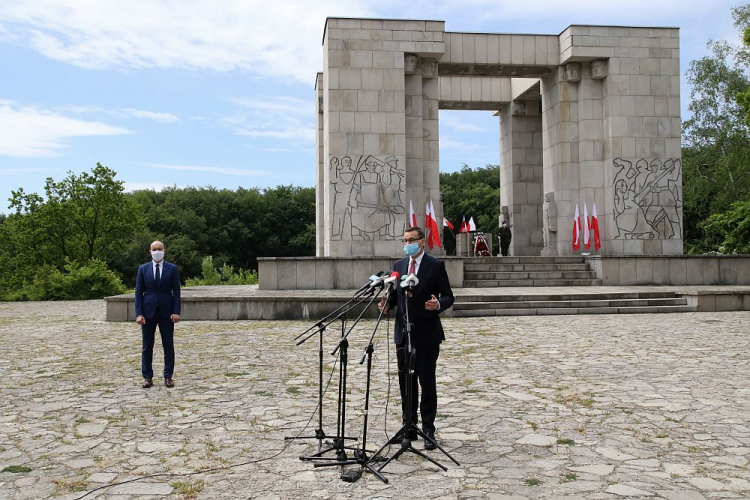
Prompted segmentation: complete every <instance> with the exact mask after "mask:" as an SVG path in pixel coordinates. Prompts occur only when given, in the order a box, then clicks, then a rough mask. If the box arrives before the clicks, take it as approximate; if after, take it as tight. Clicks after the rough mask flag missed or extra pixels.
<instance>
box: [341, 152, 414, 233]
mask: <svg viewBox="0 0 750 500" xmlns="http://www.w3.org/2000/svg"><path fill="white" fill-rule="evenodd" d="M329 165H330V179H331V181H330V185H331V193H332V196H333V200H332V203H333V207H332V208H333V209H332V211H331V240H334V241H340V240H344V241H350V240H354V241H357V240H360V241H361V240H394V239H396V238H400V237H401V235H402V234H403V230H404V227H403V226H404V222H403V219H401V221H400V222H401V225H400V226H399V227H397V226H396V223H397V222H396V219H397V217H396V216H397V215H402V214H404V202H403V200H404V195H405V192H406V190H405V187H404V184H405V180H404V179H405V175H406V172H405V171H404V169H403V168H402V167H400V166H399V162H398V159H397V158H396V157H395V156H387V157H378V156H373V155H361V156H359V155H356V156H349V155H341V156H332V157H330V160H329ZM355 165H356V167H355Z"/></svg>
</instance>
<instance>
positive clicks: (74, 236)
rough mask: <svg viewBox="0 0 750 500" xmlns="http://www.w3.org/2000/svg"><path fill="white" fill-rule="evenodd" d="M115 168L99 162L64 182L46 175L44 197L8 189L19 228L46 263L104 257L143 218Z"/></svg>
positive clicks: (60, 266) (127, 236)
mask: <svg viewBox="0 0 750 500" xmlns="http://www.w3.org/2000/svg"><path fill="white" fill-rule="evenodd" d="M116 175H117V174H116V172H115V171H114V170H111V169H109V168H107V167H105V166H103V165H102V164H101V163H97V164H96V167H94V168H93V169H92V170H91V172H90V173H89V172H84V173H82V174H81V175H76V174H75V173H73V172H69V173H68V176H67V177H66V178H65V179H63V180H62V181H59V182H56V181H55V180H54V179H52V178H51V177H48V178H47V181H46V183H45V186H44V191H45V198H42V196H40V195H38V194H36V193H30V194H27V193H25V192H24V190H23V188H19V189H18V190H17V191H12V198H11V199H10V202H11V203H10V207H9V208H11V209H13V210H15V213H16V215H18V216H20V215H24V216H25V217H22V218H21V219H20V220H21V221H22V223H21V225H22V231H23V232H24V234H25V237H26V238H28V239H29V240H30V242H33V243H34V246H35V247H36V248H38V252H39V253H40V257H41V258H42V259H43V261H44V262H45V263H49V264H53V265H55V266H56V267H58V268H62V266H63V265H64V262H65V260H66V259H69V260H71V261H74V262H83V261H87V260H92V259H94V258H97V257H104V256H105V255H106V254H107V253H108V252H110V251H111V250H112V249H114V248H117V247H119V245H120V244H121V242H122V241H123V240H125V239H127V238H129V237H130V236H131V235H132V234H133V232H134V231H135V230H136V229H137V228H139V227H140V226H141V225H142V223H143V221H142V215H141V214H140V211H139V210H138V206H137V205H135V204H134V203H133V202H132V200H131V199H129V198H128V197H126V196H125V195H124V194H123V190H124V189H123V182H122V181H119V180H115V176H116Z"/></svg>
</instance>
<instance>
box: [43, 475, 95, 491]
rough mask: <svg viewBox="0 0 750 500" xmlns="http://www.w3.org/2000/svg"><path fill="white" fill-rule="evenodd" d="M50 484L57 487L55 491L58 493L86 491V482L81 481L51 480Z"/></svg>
mask: <svg viewBox="0 0 750 500" xmlns="http://www.w3.org/2000/svg"><path fill="white" fill-rule="evenodd" d="M52 484H54V485H55V486H57V489H58V490H59V491H67V492H69V493H73V492H76V491H86V488H87V485H86V481H84V480H82V479H75V480H71V481H69V480H66V479H60V478H57V479H53V480H52Z"/></svg>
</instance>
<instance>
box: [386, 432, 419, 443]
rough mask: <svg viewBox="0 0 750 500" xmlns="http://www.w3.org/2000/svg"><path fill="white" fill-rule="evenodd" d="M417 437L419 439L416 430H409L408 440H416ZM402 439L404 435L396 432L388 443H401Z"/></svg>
mask: <svg viewBox="0 0 750 500" xmlns="http://www.w3.org/2000/svg"><path fill="white" fill-rule="evenodd" d="M417 439H419V434H417V433H416V431H410V432H409V441H416V440H417ZM403 440H404V435H403V434H396V435H395V436H393V437H392V438H391V439H390V441H388V442H389V443H390V444H401V442H402V441H403Z"/></svg>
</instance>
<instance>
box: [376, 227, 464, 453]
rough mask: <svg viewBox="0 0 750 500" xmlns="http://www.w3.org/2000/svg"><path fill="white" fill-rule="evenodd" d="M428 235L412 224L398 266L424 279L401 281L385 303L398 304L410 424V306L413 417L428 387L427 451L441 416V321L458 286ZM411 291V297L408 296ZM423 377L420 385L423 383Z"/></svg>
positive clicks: (424, 410)
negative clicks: (431, 251) (429, 246)
mask: <svg viewBox="0 0 750 500" xmlns="http://www.w3.org/2000/svg"><path fill="white" fill-rule="evenodd" d="M424 238H425V234H424V231H423V230H422V228H420V227H410V228H408V229H406V231H404V239H403V243H404V252H405V253H406V254H407V257H404V258H403V259H400V260H398V261H396V263H395V264H394V266H393V269H394V270H395V271H398V273H399V274H401V276H407V275H409V274H415V275H416V276H417V278H418V279H419V284H418V285H416V287H414V289H413V290H412V291H411V292H408V291H406V290H405V289H404V288H401V287H400V286H399V287H398V288H397V293H396V294H392V295H391V297H390V300H389V302H388V304H386V303H385V298H383V299H382V300H381V302H380V305H379V307H380V308H381V310H382V309H383V308H385V309H386V311H387V310H388V309H392V308H394V307H398V312H397V313H396V324H395V327H394V341H395V343H396V354H397V358H398V382H399V387H400V389H401V409H402V419H403V421H404V423H406V415H407V413H406V412H407V401H406V397H405V396H406V361H407V358H406V349H407V338H406V318H405V311H406V307H407V298H408V309H409V322H410V323H411V343H412V346H413V348H414V350H415V356H414V366H413V368H414V376H413V378H412V387H411V396H412V397H411V401H412V404H411V420H412V422H414V423H415V424H416V422H417V403H418V401H419V386H421V387H422V401H421V404H419V410H420V413H421V414H422V431H423V432H424V434H425V435H426V436H427V437H428V438H429V439H428V440H426V441H425V446H424V447H425V449H426V450H434V449H435V448H436V441H435V415H437V387H436V381H435V379H436V375H435V370H436V365H437V359H438V356H439V354H440V343H441V342H442V341H443V340H445V334H444V333H443V326H442V324H441V323H440V313H441V312H443V311H445V310H446V309H449V308H450V307H451V306H452V305H453V300H454V299H453V291H452V290H451V285H450V281H449V280H448V273H447V272H446V270H445V262H443V261H442V260H438V259H436V258H435V257H432V256H430V255H427V254H426V253H425V252H424V244H425V240H424ZM407 295H408V297H407ZM417 381H418V382H419V385H417ZM401 437H402V436H398V435H397V436H394V441H393V442H401ZM407 437H408V438H409V440H411V441H413V440H415V439H417V433H416V432H410V433H409V435H408V436H407Z"/></svg>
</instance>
